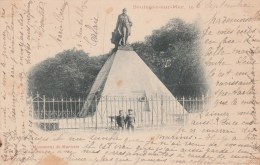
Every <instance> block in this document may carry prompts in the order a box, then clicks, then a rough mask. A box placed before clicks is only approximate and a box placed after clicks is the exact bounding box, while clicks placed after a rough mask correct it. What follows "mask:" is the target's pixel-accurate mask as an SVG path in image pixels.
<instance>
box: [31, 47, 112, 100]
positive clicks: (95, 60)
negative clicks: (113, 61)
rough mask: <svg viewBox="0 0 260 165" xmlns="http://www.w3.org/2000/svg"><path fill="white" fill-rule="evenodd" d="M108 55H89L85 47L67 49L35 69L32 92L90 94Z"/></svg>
mask: <svg viewBox="0 0 260 165" xmlns="http://www.w3.org/2000/svg"><path fill="white" fill-rule="evenodd" d="M107 56H108V55H102V56H98V57H89V56H88V54H87V53H85V52H83V51H82V50H75V49H72V50H66V51H64V52H61V53H59V54H57V55H56V56H55V57H54V58H50V59H47V60H45V61H43V62H41V63H40V64H38V65H36V66H35V67H33V68H32V69H31V72H30V75H29V79H28V80H29V81H28V85H29V92H30V94H32V95H35V94H36V92H38V93H39V94H41V95H46V97H61V96H63V97H72V98H78V97H82V96H86V95H87V94H88V92H89V90H90V88H91V85H92V83H93V82H94V80H95V77H96V75H97V74H98V72H99V70H100V69H101V67H102V65H103V64H104V63H105V61H106V59H107Z"/></svg>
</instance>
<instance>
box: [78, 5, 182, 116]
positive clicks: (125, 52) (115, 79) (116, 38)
mask: <svg viewBox="0 0 260 165" xmlns="http://www.w3.org/2000/svg"><path fill="white" fill-rule="evenodd" d="M131 25H132V22H131V21H130V19H129V16H127V15H126V9H123V13H122V14H120V15H119V16H118V21H117V25H116V29H115V31H114V32H113V36H112V41H113V43H114V44H115V45H116V49H115V51H113V53H112V54H111V56H110V57H109V58H108V60H107V61H106V63H105V64H104V65H103V67H102V69H101V70H100V72H99V73H98V75H97V77H96V79H95V81H94V84H93V85H92V88H91V90H90V93H89V95H88V97H87V99H86V101H85V103H84V105H83V108H82V109H81V112H80V114H79V115H80V116H81V117H93V116H95V115H96V117H94V119H95V120H99V121H100V120H103V118H106V117H109V116H110V117H111V120H112V117H113V115H117V114H118V112H119V110H123V111H124V112H126V111H127V110H128V109H134V111H135V112H134V113H137V111H139V113H142V114H143V115H147V116H149V118H150V119H153V118H158V116H159V118H161V119H163V118H167V116H165V115H166V113H164V111H166V110H171V111H172V112H171V113H172V114H173V113H178V114H183V115H184V114H187V111H186V110H185V109H184V108H183V107H182V105H181V104H180V103H179V102H178V101H177V100H176V98H175V97H174V96H173V95H172V93H171V92H170V91H169V90H168V89H167V88H166V87H165V85H164V84H163V83H162V82H161V81H160V80H159V79H158V78H157V76H156V75H155V74H154V73H153V72H152V71H151V70H150V68H149V67H148V66H147V65H146V64H145V63H144V62H143V60H142V59H141V58H140V57H139V56H138V55H137V54H136V52H135V51H134V50H133V49H132V48H131V47H130V46H129V45H128V44H127V40H128V37H129V35H130V34H131V30H130V29H131ZM166 98H167V99H168V100H171V102H172V103H173V104H169V103H166V101H165V99H166ZM129 100H130V101H129ZM131 100H134V101H135V108H133V104H134V103H133V102H131ZM149 102H153V103H149ZM131 104H132V105H131ZM155 107H157V113H154V112H155V110H154V109H155ZM99 110H100V112H97V111H99ZM158 111H161V112H158ZM101 114H102V115H101ZM97 115H99V117H101V119H98V117H97ZM141 116H142V115H141Z"/></svg>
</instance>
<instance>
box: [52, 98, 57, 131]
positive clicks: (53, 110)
mask: <svg viewBox="0 0 260 165" xmlns="http://www.w3.org/2000/svg"><path fill="white" fill-rule="evenodd" d="M55 113H56V112H55V108H54V96H53V98H52V114H54V115H53V120H55V119H57V118H56V117H55ZM53 130H56V124H55V122H54V123H53Z"/></svg>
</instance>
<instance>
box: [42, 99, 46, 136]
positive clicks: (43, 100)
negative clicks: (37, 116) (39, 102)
mask: <svg viewBox="0 0 260 165" xmlns="http://www.w3.org/2000/svg"><path fill="white" fill-rule="evenodd" d="M45 101H46V100H45V95H43V124H44V130H45V131H46V123H45Z"/></svg>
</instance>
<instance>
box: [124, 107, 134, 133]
mask: <svg viewBox="0 0 260 165" xmlns="http://www.w3.org/2000/svg"><path fill="white" fill-rule="evenodd" d="M125 123H126V126H127V129H128V131H130V132H133V131H134V124H135V116H134V114H133V110H132V109H128V115H127V116H126V119H125Z"/></svg>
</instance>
